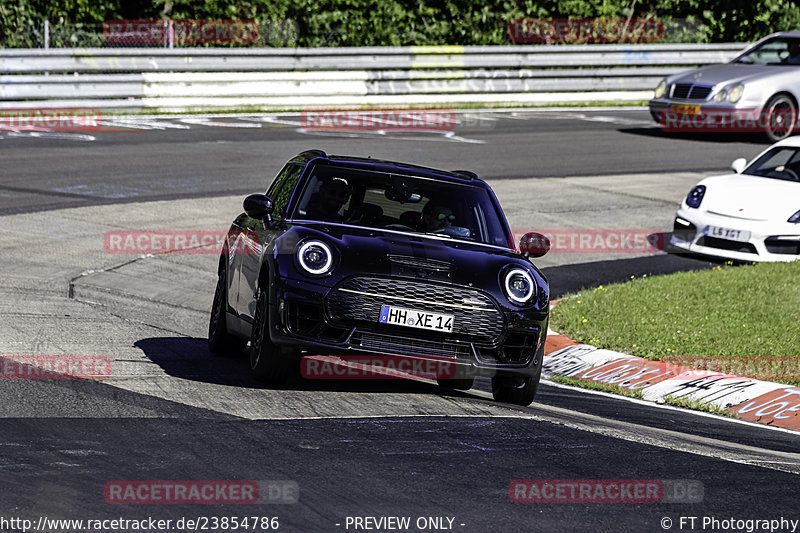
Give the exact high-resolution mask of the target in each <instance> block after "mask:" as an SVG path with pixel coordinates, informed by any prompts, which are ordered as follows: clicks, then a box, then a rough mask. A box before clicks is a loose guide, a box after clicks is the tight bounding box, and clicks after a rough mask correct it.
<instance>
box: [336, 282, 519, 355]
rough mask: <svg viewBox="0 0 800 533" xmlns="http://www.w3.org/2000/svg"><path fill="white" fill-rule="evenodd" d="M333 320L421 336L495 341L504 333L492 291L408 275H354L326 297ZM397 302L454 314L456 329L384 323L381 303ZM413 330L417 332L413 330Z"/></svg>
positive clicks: (491, 342)
mask: <svg viewBox="0 0 800 533" xmlns="http://www.w3.org/2000/svg"><path fill="white" fill-rule="evenodd" d="M326 304H327V309H328V314H329V316H330V317H331V319H332V320H333V321H334V322H338V323H342V324H348V325H352V326H359V327H361V328H362V329H364V328H369V329H371V330H373V331H380V332H381V333H383V332H386V333H390V332H393V333H399V334H403V333H406V334H409V335H413V336H414V337H418V338H426V337H427V338H435V339H464V340H468V341H470V342H478V343H483V344H496V343H497V342H498V341H499V339H500V336H501V334H502V333H503V326H504V320H503V313H502V311H501V310H500V309H499V308H498V307H497V305H496V304H495V302H494V300H492V298H490V297H489V296H488V295H486V294H484V293H482V292H480V291H477V290H472V289H465V288H463V287H457V286H453V285H446V284H439V283H433V282H426V281H414V280H405V279H395V278H392V279H388V278H373V277H355V278H350V279H348V280H346V281H345V282H344V283H342V284H341V285H339V286H338V287H337V288H335V289H334V290H333V291H331V293H330V295H329V296H328V298H327V301H326ZM382 305H393V306H397V307H405V308H409V309H417V310H420V311H430V312H434V313H441V314H448V315H453V330H452V332H451V333H444V332H441V333H440V332H434V331H429V330H423V329H414V330H410V328H407V327H404V326H395V325H388V324H380V323H379V322H378V319H379V318H380V313H381V306H382ZM409 331H413V332H414V333H408V332H409Z"/></svg>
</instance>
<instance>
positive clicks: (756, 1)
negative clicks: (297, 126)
mask: <svg viewBox="0 0 800 533" xmlns="http://www.w3.org/2000/svg"><path fill="white" fill-rule="evenodd" d="M524 17H530V18H566V17H573V18H589V17H607V18H628V17H634V18H646V17H655V18H659V19H661V20H663V21H664V22H665V26H666V28H667V29H668V30H669V31H668V32H667V34H668V35H667V40H672V41H683V42H729V41H736V42H745V41H753V40H755V39H758V38H760V37H763V36H765V35H768V34H769V33H772V32H774V31H781V30H792V29H800V6H798V5H797V4H796V3H795V1H793V0H540V1H534V0H522V1H513V0H485V1H483V2H465V1H463V0H460V1H459V0H382V1H379V2H373V1H369V0H199V1H198V0H155V2H153V1H144V0H15V1H13V2H2V3H0V46H7V47H8V46H40V45H39V44H36V38H37V32H39V33H40V32H41V29H42V24H43V21H44V20H45V19H47V20H49V21H50V22H51V24H54V25H56V26H58V25H81V24H83V25H94V26H98V25H100V24H101V23H102V22H103V21H104V20H109V19H163V18H170V19H255V20H257V21H258V22H259V23H260V25H261V26H262V27H264V28H267V31H275V32H283V31H285V27H284V26H281V21H287V20H289V21H292V28H293V33H294V35H292V36H291V38H286V36H285V35H279V36H277V37H276V38H274V39H267V41H266V42H267V44H272V45H277V46H402V45H497V44H509V42H510V40H509V37H508V32H507V27H508V23H509V21H510V20H512V19H515V18H524ZM87 27H88V26H87ZM270 28H272V29H270ZM279 28H281V29H279Z"/></svg>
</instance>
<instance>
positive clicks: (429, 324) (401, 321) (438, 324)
mask: <svg viewBox="0 0 800 533" xmlns="http://www.w3.org/2000/svg"><path fill="white" fill-rule="evenodd" d="M378 322H380V323H381V324H397V325H398V326H408V327H410V328H420V329H431V330H433V331H447V332H450V331H453V315H442V314H439V313H431V312H429V311H419V310H417V309H406V308H405V307H395V306H393V305H382V306H381V316H380V318H379V319H378Z"/></svg>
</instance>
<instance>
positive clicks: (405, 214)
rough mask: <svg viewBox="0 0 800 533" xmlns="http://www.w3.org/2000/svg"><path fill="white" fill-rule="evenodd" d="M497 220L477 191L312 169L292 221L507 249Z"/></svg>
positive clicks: (492, 207)
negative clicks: (375, 230)
mask: <svg viewBox="0 0 800 533" xmlns="http://www.w3.org/2000/svg"><path fill="white" fill-rule="evenodd" d="M501 217H502V215H501V214H500V213H498V211H497V209H496V208H495V205H494V202H493V201H492V199H491V197H490V195H489V192H488V191H487V190H486V189H484V188H482V187H477V186H470V185H465V184H459V183H450V182H445V181H439V180H433V179H428V178H423V177H418V176H408V175H401V174H389V173H384V172H367V171H361V170H354V169H349V168H343V167H337V166H331V165H316V166H314V167H313V168H312V169H311V173H310V174H309V177H308V179H307V180H306V183H305V187H304V188H303V191H302V194H301V196H300V200H299V201H298V202H297V205H296V207H295V210H294V213H293V217H292V218H294V219H300V220H319V221H324V222H338V223H342V224H352V225H357V226H366V227H371V228H380V229H389V230H395V231H407V232H415V233H426V234H436V235H437V236H441V237H449V238H453V239H461V240H467V241H475V242H481V243H485V244H492V245H496V246H503V247H506V248H507V247H508V246H509V240H508V237H507V235H506V233H505V230H504V224H503V222H502V219H501Z"/></svg>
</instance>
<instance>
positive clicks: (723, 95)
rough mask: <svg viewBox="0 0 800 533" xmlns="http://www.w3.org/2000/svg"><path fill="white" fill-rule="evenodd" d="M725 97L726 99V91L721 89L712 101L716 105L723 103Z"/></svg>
mask: <svg viewBox="0 0 800 533" xmlns="http://www.w3.org/2000/svg"><path fill="white" fill-rule="evenodd" d="M727 97H728V91H726V90H725V89H722V90H721V91H720V92H718V93H717V96H715V97H714V101H715V102H717V103H721V102H724V101H725V99H726V98H727Z"/></svg>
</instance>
